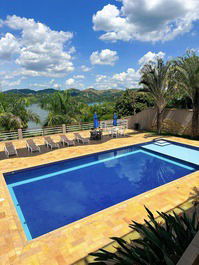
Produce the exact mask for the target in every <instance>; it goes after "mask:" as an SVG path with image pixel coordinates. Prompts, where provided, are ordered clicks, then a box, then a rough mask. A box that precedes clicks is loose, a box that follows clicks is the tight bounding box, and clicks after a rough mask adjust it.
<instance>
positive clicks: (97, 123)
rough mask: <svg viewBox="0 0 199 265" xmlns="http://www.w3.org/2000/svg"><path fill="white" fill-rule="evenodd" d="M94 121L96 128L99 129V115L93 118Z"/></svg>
mask: <svg viewBox="0 0 199 265" xmlns="http://www.w3.org/2000/svg"><path fill="white" fill-rule="evenodd" d="M93 119H94V124H93V125H94V128H95V129H96V128H98V127H99V121H98V117H97V113H95V114H94V116H93Z"/></svg>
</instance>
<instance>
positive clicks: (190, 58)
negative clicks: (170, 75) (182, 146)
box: [173, 51, 199, 137]
mask: <svg viewBox="0 0 199 265" xmlns="http://www.w3.org/2000/svg"><path fill="white" fill-rule="evenodd" d="M173 65H174V67H173V72H174V81H175V84H176V87H178V89H183V91H184V92H185V93H186V94H187V95H188V96H189V98H190V99H191V101H192V106H193V116H192V137H199V56H197V55H196V53H195V52H193V51H188V52H187V54H186V55H185V56H182V57H178V58H177V59H176V60H174V61H173Z"/></svg>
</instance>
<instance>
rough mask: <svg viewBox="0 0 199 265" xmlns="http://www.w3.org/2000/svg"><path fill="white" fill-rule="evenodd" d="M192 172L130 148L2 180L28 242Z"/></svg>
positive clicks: (169, 160) (194, 167)
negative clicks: (5, 183) (4, 182)
mask: <svg viewBox="0 0 199 265" xmlns="http://www.w3.org/2000/svg"><path fill="white" fill-rule="evenodd" d="M197 169H198V166H197V165H194V164H190V163H186V162H182V161H180V160H174V159H173V158H170V157H168V156H166V157H165V156H162V155H160V154H156V153H154V152H150V151H145V150H143V148H142V147H140V146H131V147H127V148H121V149H118V150H114V151H107V152H103V153H98V154H93V155H89V156H85V157H81V158H75V159H70V160H66V161H61V162H58V163H53V164H48V165H44V166H40V167H35V168H30V169H25V170H21V171H16V172H11V173H6V174H4V176H5V180H6V182H7V185H8V188H9V191H10V194H11V196H12V199H13V201H14V204H15V207H16V210H17V212H18V215H19V218H20V220H21V223H22V225H23V228H24V231H25V233H26V235H27V238H28V239H32V238H35V237H38V236H40V235H43V234H45V233H48V232H50V231H52V230H54V229H56V228H59V227H62V226H64V225H66V224H69V223H72V222H74V221H77V220H79V219H81V218H84V217H86V216H89V215H91V214H94V213H96V212H98V211H100V210H103V209H105V208H107V207H110V206H112V205H115V204H117V203H120V202H122V201H124V200H127V199H129V198H132V197H134V196H136V195H138V194H141V193H143V192H145V191H148V190H151V189H153V188H156V187H158V186H160V185H163V184H165V183H168V182H170V181H173V180H175V179H177V178H180V177H182V176H185V175H187V174H189V173H191V172H194V171H196V170H197Z"/></svg>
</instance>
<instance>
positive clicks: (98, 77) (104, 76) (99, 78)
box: [95, 75, 107, 83]
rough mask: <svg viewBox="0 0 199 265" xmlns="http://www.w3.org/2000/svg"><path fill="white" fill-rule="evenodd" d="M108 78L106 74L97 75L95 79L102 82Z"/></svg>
mask: <svg viewBox="0 0 199 265" xmlns="http://www.w3.org/2000/svg"><path fill="white" fill-rule="evenodd" d="M106 78H107V76H106V75H97V76H96V79H95V81H96V82H97V83H100V82H102V81H103V80H105V79H106Z"/></svg>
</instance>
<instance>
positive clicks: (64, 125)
mask: <svg viewBox="0 0 199 265" xmlns="http://www.w3.org/2000/svg"><path fill="white" fill-rule="evenodd" d="M62 132H63V133H66V124H62Z"/></svg>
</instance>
